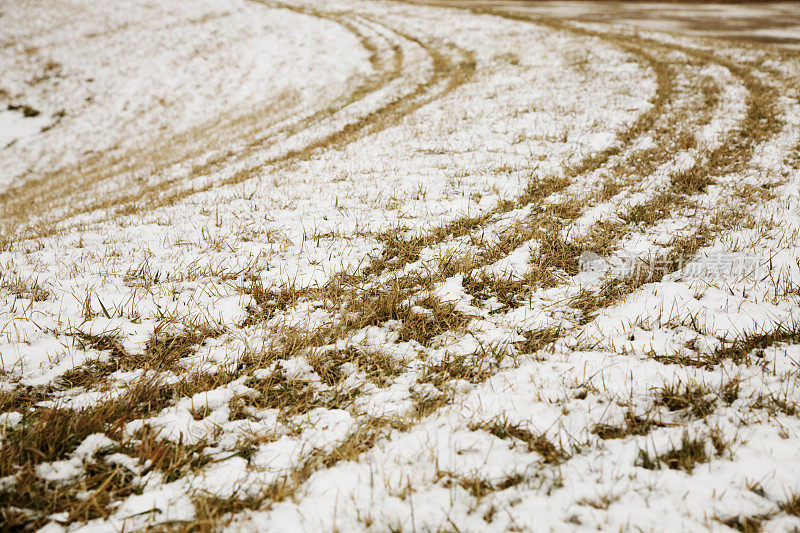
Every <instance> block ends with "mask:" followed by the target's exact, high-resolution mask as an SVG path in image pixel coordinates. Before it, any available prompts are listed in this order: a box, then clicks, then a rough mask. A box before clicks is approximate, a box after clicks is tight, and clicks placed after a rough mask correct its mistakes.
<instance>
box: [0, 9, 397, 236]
mask: <svg viewBox="0 0 800 533" xmlns="http://www.w3.org/2000/svg"><path fill="white" fill-rule="evenodd" d="M255 1H258V2H259V3H262V4H265V5H268V6H270V7H275V8H280V7H283V8H285V9H289V10H291V11H294V12H296V13H299V14H303V15H307V16H315V17H317V18H322V19H324V20H329V21H331V22H334V23H336V24H338V25H340V26H342V27H343V28H345V29H347V30H348V31H349V32H351V33H352V34H354V35H355V36H356V38H357V39H358V40H359V42H360V43H361V45H362V47H363V48H364V49H365V50H367V52H368V53H369V55H370V63H371V65H372V67H373V69H374V71H375V73H376V74H375V75H374V76H369V75H365V76H362V79H360V80H356V87H355V88H354V89H352V90H351V91H350V92H349V93H348V94H346V95H342V96H340V97H338V98H337V99H336V100H334V101H333V102H332V103H331V104H330V105H328V106H326V108H324V109H322V110H320V111H317V112H314V113H311V114H306V113H302V110H299V109H297V107H296V105H295V106H288V108H286V106H285V105H284V102H282V101H279V102H277V103H276V104H274V105H271V104H270V105H268V106H267V107H266V108H264V109H262V110H260V111H257V112H255V113H254V114H247V115H245V116H243V117H239V118H236V119H234V120H232V121H226V122H223V123H222V124H221V125H217V126H213V127H211V130H210V131H209V125H207V124H204V125H201V126H199V127H196V128H193V129H192V130H190V131H189V132H187V133H185V134H181V135H179V136H178V137H173V138H170V139H168V140H162V141H160V142H158V143H156V147H155V148H154V149H153V150H152V151H150V152H145V154H141V153H139V152H136V153H133V154H122V155H120V156H118V157H116V158H114V159H112V160H111V161H108V160H107V159H106V158H105V157H103V156H97V157H95V158H94V159H93V160H90V161H88V162H85V163H82V164H81V166H79V167H76V168H74V169H59V170H57V171H54V172H52V173H50V174H48V175H45V176H43V177H42V178H40V179H37V180H29V181H26V183H24V184H22V185H20V186H19V187H17V188H15V189H11V190H8V191H6V192H4V193H2V194H0V201H2V203H0V206H1V207H0V221H3V223H4V225H6V226H11V227H10V228H9V229H8V230H5V232H6V233H7V234H11V233H13V231H14V229H13V226H12V224H14V223H16V225H18V226H21V227H22V228H24V233H23V235H28V236H36V237H41V236H47V235H52V234H54V233H57V232H58V231H62V230H64V229H66V228H65V227H64V226H63V223H64V222H66V221H68V220H69V219H70V218H74V217H78V216H80V215H83V214H87V213H91V212H92V211H96V210H104V209H110V208H113V207H115V206H117V207H118V206H119V205H120V204H123V205H128V206H130V205H131V203H132V202H133V201H134V199H135V198H136V197H137V195H141V194H143V192H144V191H147V192H149V193H151V194H152V193H154V192H157V191H159V190H160V189H161V188H163V187H166V186H168V185H170V184H175V183H179V182H181V181H184V180H186V179H187V177H186V176H184V175H179V176H178V177H175V178H172V179H166V180H161V181H160V182H158V183H157V184H156V185H155V186H150V187H146V188H144V191H140V190H139V189H134V192H126V191H125V190H124V189H125V188H126V187H133V186H134V185H135V182H133V183H131V182H128V183H126V184H125V187H121V186H120V185H119V184H116V183H115V184H113V185H112V186H113V187H114V188H116V189H117V190H116V192H112V191H107V192H108V194H109V196H110V198H104V199H95V200H94V201H93V202H91V201H90V202H89V203H88V204H86V203H79V205H78V206H69V207H67V206H68V205H69V204H68V202H69V201H71V200H72V198H73V196H74V195H75V194H77V193H78V192H82V191H84V190H86V189H87V188H89V187H95V188H99V187H101V186H102V185H101V183H102V182H105V181H108V180H112V181H113V180H117V179H118V178H119V176H120V175H123V176H125V175H134V176H135V174H136V173H140V172H146V171H148V170H150V169H152V167H153V165H154V164H155V165H157V166H156V172H158V173H161V174H164V173H166V172H168V171H169V169H170V168H173V167H178V166H180V165H182V164H186V162H187V161H189V162H190V161H192V160H193V159H196V158H198V157H200V156H201V155H202V154H203V153H204V152H205V151H206V150H208V148H209V147H208V145H207V144H203V145H202V146H199V147H197V146H191V144H192V142H193V140H194V139H195V138H196V137H198V136H203V137H204V138H208V137H212V138H227V140H226V142H228V143H229V142H230V141H231V138H230V136H233V140H234V141H235V142H241V141H242V140H244V141H247V144H246V145H245V147H244V149H240V150H238V151H237V152H236V153H230V151H229V150H225V151H223V152H222V153H220V154H218V155H216V156H214V157H213V158H212V159H211V160H208V161H204V162H198V163H194V164H193V167H192V168H191V170H190V175H192V174H194V175H203V174H209V173H211V172H214V171H215V170H218V169H220V168H222V167H223V166H224V165H228V164H234V163H235V162H237V161H240V160H243V159H245V158H247V157H249V156H252V155H253V154H254V153H255V152H256V151H258V150H263V148H264V147H265V146H274V145H276V144H277V143H279V142H281V141H282V140H283V139H286V138H289V137H291V136H292V135H296V134H297V133H299V132H301V131H304V130H308V129H312V128H313V127H315V126H316V125H317V124H319V123H320V122H322V121H324V120H325V119H328V118H330V117H332V116H333V115H335V114H336V113H338V112H340V111H341V110H342V109H344V108H345V107H347V106H350V105H352V104H353V103H354V102H357V101H359V100H362V99H363V98H365V97H367V96H368V95H370V94H372V93H375V92H376V91H379V90H380V89H381V88H383V87H386V86H388V85H389V84H390V83H392V82H393V81H394V80H396V79H398V78H399V77H400V76H401V74H402V69H403V64H402V63H403V57H402V51H401V50H400V49H399V48H398V47H397V46H396V45H393V44H392V43H391V41H390V40H389V39H387V38H386V37H385V36H384V35H381V34H380V32H376V31H374V30H373V29H372V28H369V27H366V26H365V25H364V23H363V22H362V21H359V20H358V19H357V18H355V17H350V16H347V15H340V14H335V13H325V12H323V11H320V10H316V9H311V8H302V9H301V8H291V7H286V6H284V5H283V4H280V3H276V2H269V1H266V0H265V1H260V0H255ZM387 53H388V54H389V55H388V57H387V55H386V54H387ZM295 114H303V115H305V116H303V117H302V118H300V119H299V120H298V119H296V118H293V117H294V115H295ZM273 115H277V116H273ZM264 121H267V122H268V123H267V124H266V125H265V124H264V123H263V122H264ZM248 122H253V124H252V125H250V126H249V127H247V123H248ZM243 125H244V126H245V128H243ZM254 133H260V134H259V135H258V136H257V137H256V138H255V139H252V137H253V134H254ZM251 139H252V140H251ZM175 144H177V145H179V146H182V145H189V146H188V152H184V153H179V154H177V155H175V156H173V157H170V158H167V159H166V160H163V159H162V158H161V156H160V154H161V151H162V146H165V145H166V146H172V145H175ZM34 198H35V200H36V202H35V205H36V206H37V209H38V210H39V212H38V213H37V214H38V216H39V217H40V220H38V221H36V220H35V221H34V222H33V223H31V220H30V219H31V218H32V214H31V213H29V210H25V209H23V206H29V205H31V203H32V200H33V199H34ZM65 199H67V200H66V201H65ZM65 209H66V212H59V211H64V210H65ZM119 209H120V208H119V207H118V210H119ZM121 209H122V210H123V212H124V209H125V208H124V207H122V208H121ZM20 211H22V212H24V214H25V217H26V219H25V220H14V214H15V213H19V212H20ZM45 212H47V214H45ZM52 213H56V216H53V215H52ZM109 218H113V216H106V217H105V218H103V219H105V220H107V219H109ZM103 219H101V220H103ZM26 223H27V225H28V226H29V227H27V228H26V227H25V225H26Z"/></svg>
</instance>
